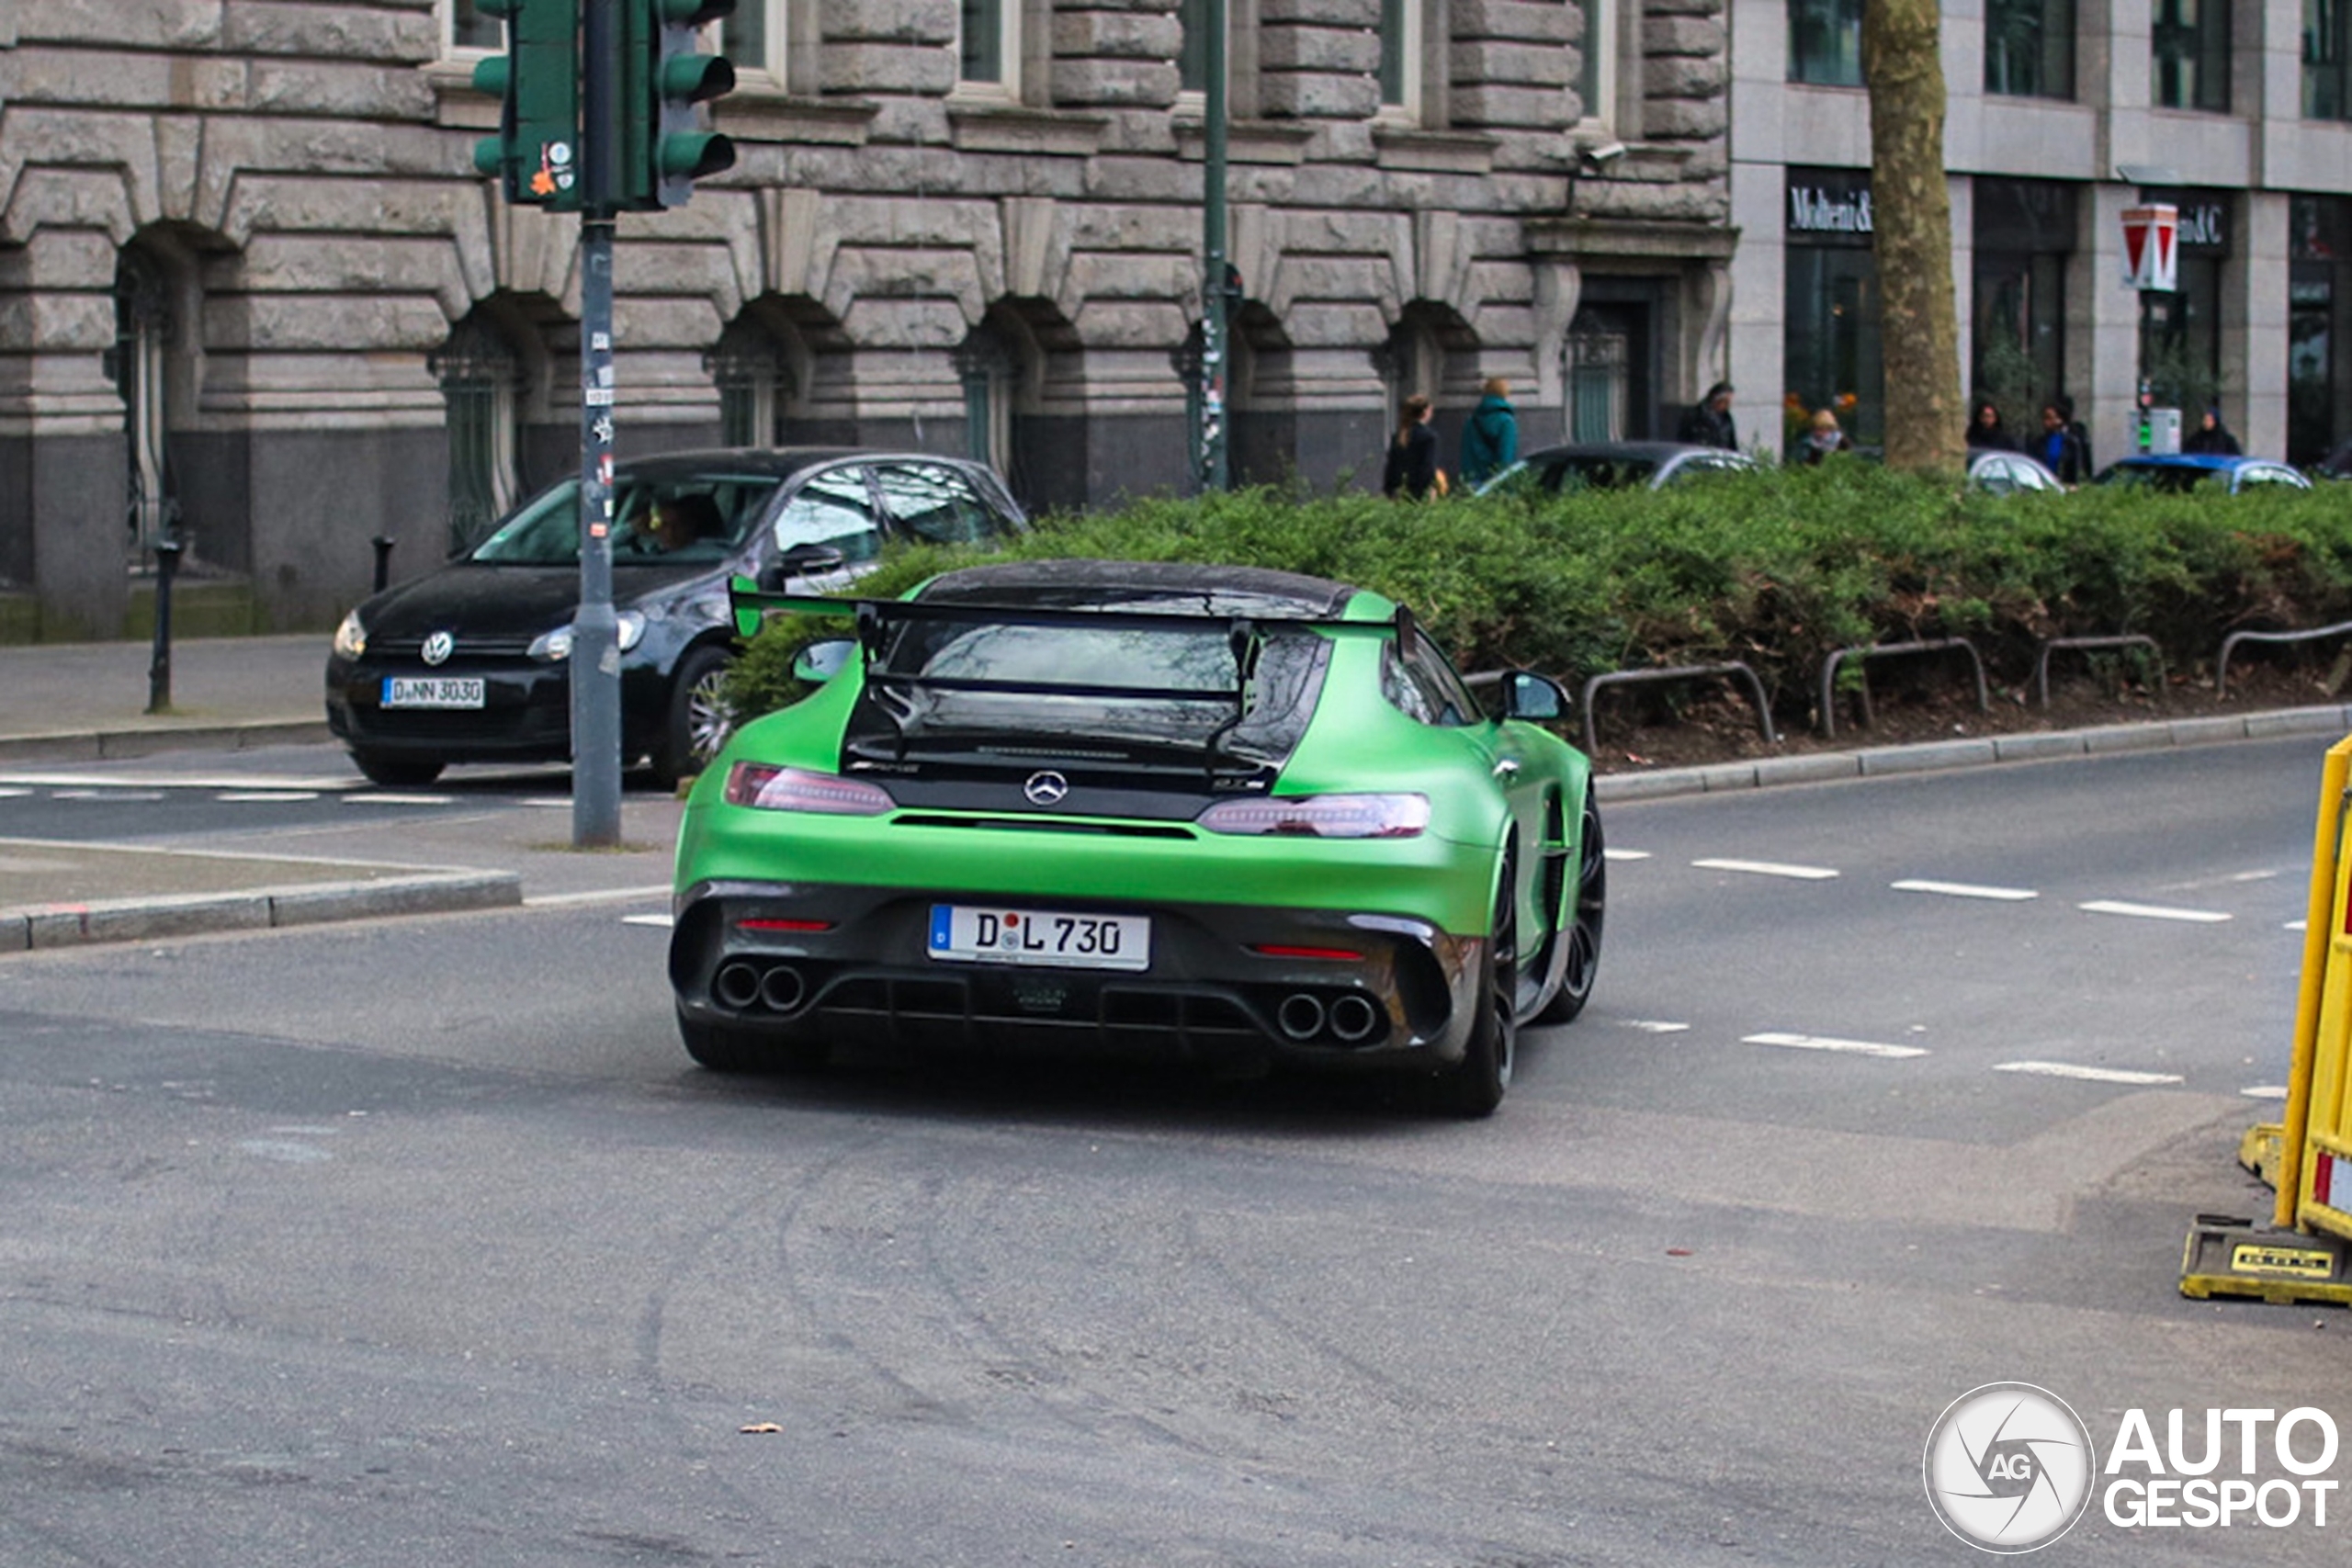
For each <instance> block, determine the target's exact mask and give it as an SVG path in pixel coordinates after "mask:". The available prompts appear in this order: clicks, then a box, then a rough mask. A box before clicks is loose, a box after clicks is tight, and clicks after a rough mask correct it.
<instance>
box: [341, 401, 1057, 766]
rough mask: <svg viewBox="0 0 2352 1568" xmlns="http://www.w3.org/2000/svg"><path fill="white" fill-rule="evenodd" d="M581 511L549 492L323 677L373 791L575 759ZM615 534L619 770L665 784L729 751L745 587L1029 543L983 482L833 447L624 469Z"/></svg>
mask: <svg viewBox="0 0 2352 1568" xmlns="http://www.w3.org/2000/svg"><path fill="white" fill-rule="evenodd" d="M579 510H580V485H579V480H578V479H576V478H575V479H566V480H564V481H563V482H562V483H560V484H557V485H554V486H551V487H550V488H548V489H547V490H545V491H540V492H539V493H538V494H537V495H535V496H533V497H532V498H531V499H530V500H529V501H527V502H524V503H523V504H522V505H521V506H519V507H517V508H516V509H515V511H514V512H513V513H510V514H508V516H507V517H506V518H505V520H504V521H503V523H501V524H500V525H499V527H498V529H497V531H496V532H495V533H493V534H492V535H491V536H490V537H489V538H488V539H486V540H484V541H483V542H482V543H481V545H480V546H478V547H476V548H475V549H474V550H472V551H471V552H470V553H469V554H467V555H464V556H460V557H458V558H457V559H455V560H453V561H451V562H450V563H449V564H448V565H447V566H444V567H442V568H440V569H439V570H435V571H432V572H429V573H427V574H426V575H424V576H423V577H420V578H417V579H416V580H414V581H410V582H404V583H402V584H401V585H400V586H399V587H397V588H392V589H388V590H386V591H385V592H381V593H379V594H377V595H376V596H375V597H374V598H372V599H370V600H368V602H367V603H366V604H362V605H360V606H359V608H357V609H356V610H354V611H352V612H351V614H350V615H347V616H345V618H344V622H343V625H342V626H341V627H339V628H338V629H337V630H336V632H335V635H334V650H333V652H332V653H331V654H330V655H329V657H328V659H327V676H326V687H327V690H326V698H327V723H328V725H329V726H330V728H333V729H334V733H335V735H336V736H337V738H339V739H341V740H342V741H343V743H344V744H345V746H346V747H348V748H349V749H350V751H351V758H352V761H354V762H355V763H356V764H357V765H358V768H359V771H360V772H361V773H365V774H366V775H367V776H368V778H370V779H372V780H374V781H375V782H376V783H378V784H392V785H403V784H406V785H413V784H429V783H431V782H432V781H433V779H435V777H437V776H438V775H439V773H440V772H441V770H442V768H443V767H444V766H445V765H447V763H450V762H481V761H555V760H562V759H567V758H569V757H570V756H571V666H570V662H569V660H570V656H571V623H572V618H573V616H574V615H576V614H577V612H578V609H579V603H580V557H579V550H580V528H579ZM613 521H614V526H613V536H612V537H613V608H614V611H615V613H616V615H617V616H618V618H619V621H620V648H621V750H622V755H623V757H624V759H628V758H637V757H644V758H649V759H650V761H651V762H652V764H653V769H654V773H655V775H656V777H657V778H659V779H661V780H662V781H663V782H664V783H669V782H673V781H675V780H676V779H677V778H678V777H680V776H681V775H683V774H685V773H692V772H694V771H695V768H696V767H697V766H699V764H700V763H701V761H703V760H705V759H707V758H708V757H709V756H710V755H711V754H712V753H713V752H715V751H716V750H718V746H719V744H720V742H721V741H723V740H724V739H726V736H727V731H728V728H729V725H728V717H727V713H726V710H725V707H724V706H723V705H722V704H721V702H720V700H719V682H720V680H721V678H722V676H723V675H724V674H725V671H726V669H727V665H728V661H729V659H730V658H731V657H732V649H733V647H734V637H735V623H734V618H733V615H732V614H731V613H730V611H729V604H728V598H727V587H728V581H729V578H730V577H733V576H734V575H736V574H738V573H741V574H742V575H745V576H748V577H752V578H754V579H756V580H757V581H759V582H760V584H761V586H762V587H763V588H766V589H769V590H770V591H772V592H825V591H827V590H830V589H832V588H836V587H839V586H842V585H843V584H845V583H847V582H849V581H852V580H853V579H854V578H855V577H857V576H858V575H859V574H860V573H861V572H862V571H864V570H866V569H868V568H869V567H870V566H871V565H872V563H873V562H874V561H875V560H876V558H878V557H879V556H880V554H881V551H882V547H883V545H884V544H885V543H886V542H888V541H889V540H892V539H910V540H917V541H922V542H926V543H931V544H948V545H965V544H974V545H984V544H987V543H989V542H991V541H993V540H997V539H1001V538H1003V537H1005V536H1008V535H1011V534H1014V533H1018V532H1020V531H1022V530H1023V529H1024V528H1026V527H1027V525H1028V524H1027V520H1026V519H1025V518H1024V517H1023V514H1022V512H1021V508H1020V506H1019V505H1018V504H1017V503H1016V502H1014V501H1013V500H1012V497H1011V496H1010V495H1009V494H1007V493H1006V491H1005V488H1004V485H1003V483H1002V481H1001V480H1000V479H998V478H997V476H996V475H995V474H994V473H992V472H990V471H989V469H988V468H986V467H985V466H983V465H981V464H978V463H972V462H967V461H964V460H962V459H959V458H955V457H934V456H930V455H926V454H922V453H912V452H865V451H854V450H843V449H838V448H818V447H786V448H781V449H776V450H754V449H744V450H739V451H719V452H681V453H673V454H670V455H667V456H664V457H644V458H639V459H637V460H634V461H631V462H627V463H622V464H620V465H618V466H617V467H616V469H615V471H614V476H613Z"/></svg>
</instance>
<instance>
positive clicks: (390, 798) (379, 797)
mask: <svg viewBox="0 0 2352 1568" xmlns="http://www.w3.org/2000/svg"><path fill="white" fill-rule="evenodd" d="M343 800H344V804H345V805H346V806H455V805H457V804H458V797H457V796H456V795H396V794H393V793H392V792H390V791H389V790H387V791H382V792H379V793H377V794H373V795H345V796H344V797H343Z"/></svg>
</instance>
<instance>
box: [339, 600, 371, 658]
mask: <svg viewBox="0 0 2352 1568" xmlns="http://www.w3.org/2000/svg"><path fill="white" fill-rule="evenodd" d="M334 651H335V654H336V656H337V657H338V658H342V659H356V658H358V657H359V656H360V655H361V654H363V653H365V652H367V651H368V627H367V626H366V625H365V624H364V623H363V622H362V621H361V620H360V619H359V612H358V611H356V610H354V611H352V612H351V614H349V615H345V616H344V618H343V625H341V626H337V627H335V629H334Z"/></svg>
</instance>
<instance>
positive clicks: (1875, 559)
mask: <svg viewBox="0 0 2352 1568" xmlns="http://www.w3.org/2000/svg"><path fill="white" fill-rule="evenodd" d="M1061 556H1080V557H1102V558H1125V559H1137V560H1193V561H1213V562H1225V563H1229V564H1234V565H1246V566H1262V567H1274V568H1280V569H1282V570H1290V571H1303V572H1306V573H1309V574H1311V575H1314V576H1317V577H1328V578H1333V579H1337V580H1339V581H1346V582H1351V583H1354V584H1357V585H1359V586H1361V587H1364V588H1369V589H1373V590H1374V591H1376V592H1382V593H1385V594H1387V595H1390V596H1391V597H1394V598H1397V599H1398V600H1401V601H1402V602H1404V603H1405V604H1409V605H1411V606H1412V607H1413V609H1414V611H1415V612H1416V613H1417V614H1418V615H1420V616H1421V617H1422V619H1423V621H1424V622H1425V624H1427V625H1428V626H1430V628H1431V630H1432V631H1433V632H1434V633H1435V634H1436V635H1437V637H1439V638H1440V640H1441V641H1442V642H1443V643H1444V644H1445V645H1446V646H1447V647H1448V648H1449V649H1452V650H1453V653H1454V655H1455V657H1456V659H1457V660H1459V662H1460V663H1461V665H1462V666H1463V668H1464V669H1466V670H1479V669H1493V668H1498V667H1500V666H1506V665H1511V666H1519V667H1523V668H1528V669H1534V670H1540V671H1544V672H1545V673H1547V674H1550V675H1553V676H1555V677H1557V678H1559V679H1561V680H1562V681H1563V682H1566V684H1568V685H1569V686H1570V687H1571V689H1573V688H1575V687H1577V686H1578V685H1580V684H1581V683H1582V682H1584V680H1585V679H1586V678H1587V677H1589V676H1592V675H1596V674H1600V673H1604V672H1606V671H1613V670H1623V669H1638V668H1644V667H1649V666H1657V665H1669V664H1691V663H1702V662H1713V661H1715V660H1727V659H1738V660H1745V661H1747V663H1749V664H1750V665H1753V666H1754V667H1755V668H1756V670H1757V671H1758V673H1759V674H1760V675H1761V676H1762V677H1763V679H1764V682H1765V683H1766V685H1767V687H1768V688H1769V689H1770V691H1771V692H1772V694H1773V703H1774V706H1775V707H1776V708H1777V709H1780V710H1781V711H1783V712H1785V713H1787V714H1790V715H1792V716H1802V715H1803V713H1804V711H1805V708H1806V705H1807V701H1808V695H1809V694H1810V692H1811V691H1812V689H1813V682H1815V680H1816V679H1817V677H1818V671H1819V670H1820V668H1821V665H1822V662H1823V660H1825V658H1826V656H1827V655H1828V654H1829V653H1830V652H1831V651H1832V650H1833V649H1839V648H1845V647H1849V646H1852V645H1855V644H1860V643H1871V642H1892V641H1910V640H1914V639H1919V638H1926V637H1943V636H1951V635H1955V634H1961V635H1966V636H1968V637H1971V638H1973V640H1974V641H1975V642H1976V644H1977V646H1978V648H1979V649H1981V650H1982V651H1983V652H1984V654H1985V658H1986V660H1988V661H1989V662H1990V663H1991V665H1992V666H1993V669H1994V670H1995V671H1996V674H1997V675H1998V676H1999V677H2000V678H2001V679H2003V680H2004V681H2007V682H2010V683H2022V682H2025V681H2027V680H2029V679H2030V677H2031V673H2032V670H2033V662H2034V658H2035V655H2036V652H2037V649H2038V647H2039V644H2040V642H2041V640H2042V639H2044V638H2048V637H2084V636H2099V635H2112V634H2118V633H2127V632H2128V633H2143V634H2145V635H2148V636H2151V637H2154V638H2155V639H2156V641H2157V642H2158V644H2159V645H2160V646H2161V647H2162V649H2163V650H2164V657H2165V663H2166V665H2167V667H2168V668H2170V669H2171V670H2173V671H2176V672H2179V671H2192V670H2194V669H2196V668H2198V667H2199V666H2203V665H2210V663H2211V660H2212V658H2213V655H2214V653H2215V652H2216V650H2217V649H2219V648H2220V646H2221V641H2222V637H2224V636H2226V635H2227V634H2228V633H2229V632H2231V631H2233V630H2237V629H2241V628H2261V629H2276V628H2281V627H2292V626H2321V625H2325V624H2328V623H2330V622H2333V621H2340V620H2345V619H2352V487H2344V488H2335V487H2326V486H2324V487H2322V488H2320V489H2317V490H2312V491H2280V490H2265V491H2256V492H2252V493H2248V494H2245V495H2237V496H2232V495H2225V494H2222V493H2219V492H2217V491H2197V492H2191V493H2188V494H2181V495H2161V494H2154V493H2151V492H2148V491H2140V490H2108V489H2091V490H2084V491H2075V492H2074V493H2072V494H2068V495H2022V496H1987V495H1980V494H1975V493H1973V492H1960V491H1954V490H1953V489H1952V488H1951V486H1949V485H1944V484H1939V483H1935V482H1932V481H1929V480H1924V479H1917V478H1913V477H1911V476H1908V475H1904V474H1898V473H1894V472H1892V471H1890V470H1887V469H1885V468H1879V467H1876V466H1874V465H1869V464H1864V463H1860V462H1850V461H1834V462H1831V463H1829V464H1826V465H1824V466H1822V467H1820V468H1801V469H1779V470H1773V471H1770V472H1766V473H1761V474H1742V475H1730V476H1724V477H1723V478H1719V479H1694V480H1692V481H1690V482H1687V483H1684V484H1680V485H1677V486H1675V487H1673V488H1671V489H1668V490H1665V491H1630V492H1629V491H1618V492H1611V493H1588V494H1581V495H1573V496H1566V497H1544V498H1538V499H1526V498H1504V497H1487V498H1483V499H1474V498H1455V499H1453V500H1449V501H1442V502H1427V503H1419V504H1413V503H1402V504H1400V503H1397V502H1389V501H1385V500H1383V499H1381V498H1379V497H1377V496H1366V495H1357V494H1342V495H1331V496H1312V497H1297V496H1293V495H1289V494H1285V493H1283V492H1280V491H1271V490H1252V491H1239V492H1236V493H1234V494H1230V495H1224V496H1214V497H1204V498H1201V499H1198V500H1184V501H1178V500H1155V501H1146V502H1137V503H1136V504H1135V505H1133V506H1130V507H1128V508H1126V509H1125V510H1123V511H1119V512H1114V513H1093V514H1087V515H1081V516H1071V517H1054V518H1048V519H1046V520H1045V521H1044V522H1043V523H1042V524H1041V525H1039V526H1038V528H1037V529H1036V531H1035V533H1033V534H1032V535H1030V536H1028V537H1027V538H1025V539H1023V541H1021V543H1020V544H1019V545H1018V546H1017V547H1014V548H1012V549H1010V550H1007V551H1004V552H1001V554H999V555H995V556H990V557H987V558H988V559H1009V558H1050V557H1061ZM973 559H975V557H971V556H949V555H945V554H944V553H942V552H939V551H936V550H923V551H916V552H910V553H907V554H903V555H894V556H892V557H891V558H888V559H887V560H886V562H885V563H884V565H883V567H882V568H881V570H879V571H878V572H876V574H875V575H873V576H871V577H868V578H867V579H865V581H863V582H861V583H860V584H859V586H858V592H860V593H863V594H868V595H884V594H893V593H897V592H902V591H903V590H905V589H907V588H909V587H911V586H913V585H914V584H915V583H917V582H920V581H922V580H923V579H924V578H926V577H928V576H930V575H932V574H933V573H934V572H937V571H939V570H945V569H946V568H948V567H951V566H955V565H965V564H969V563H970V562H971V561H972V560H973ZM812 635H814V636H828V635H839V631H838V628H837V627H836V628H834V629H831V630H827V629H825V628H822V627H820V626H813V625H810V624H809V623H808V622H807V620H806V618H805V617H790V618H787V620H786V621H785V622H782V623H779V624H777V625H776V626H772V627H771V628H770V629H769V630H768V631H766V632H763V634H762V635H761V637H759V638H758V639H757V640H756V641H755V643H754V644H753V646H752V649H750V650H749V651H748V653H747V656H746V657H745V659H744V660H742V661H741V663H739V664H738V666H737V667H736V674H735V676H734V683H733V689H732V690H733V700H734V701H735V704H736V707H737V711H738V712H739V713H743V714H746V715H749V714H756V713H762V712H766V711H768V710H770V709H772V708H774V707H776V706H779V705H782V704H783V703H785V702H787V701H790V700H792V699H793V698H795V697H796V696H797V695H798V694H799V693H798V690H797V686H796V684H795V683H794V682H792V681H791V679H790V667H791V653H792V651H793V650H794V649H797V647H798V646H799V645H800V644H801V643H802V642H804V641H806V640H808V638H809V637H810V636H812Z"/></svg>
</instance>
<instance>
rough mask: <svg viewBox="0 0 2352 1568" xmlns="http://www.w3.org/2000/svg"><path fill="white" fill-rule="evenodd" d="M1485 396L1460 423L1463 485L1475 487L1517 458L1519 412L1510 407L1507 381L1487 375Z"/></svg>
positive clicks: (1516, 460)
mask: <svg viewBox="0 0 2352 1568" xmlns="http://www.w3.org/2000/svg"><path fill="white" fill-rule="evenodd" d="M1485 391H1486V396H1485V397H1483V398H1480V399H1479V400H1478V406H1477V408H1476V410H1474V411H1473V412H1472V413H1471V415H1470V418H1469V420H1468V422H1467V423H1464V425H1463V426H1462V487H1463V489H1464V490H1476V488H1477V487H1478V486H1480V485H1482V484H1484V483H1486V482H1487V480H1488V479H1493V478H1494V477H1495V476H1496V475H1497V474H1499V473H1501V472H1502V471H1503V470H1504V469H1505V468H1510V466H1511V465H1512V464H1513V463H1516V462H1518V461H1519V415H1518V414H1517V413H1516V412H1513V411H1512V409H1511V406H1510V382H1508V381H1506V380H1504V379H1503V378H1501V377H1499V376H1490V377H1488V378H1487V385H1486V388H1485Z"/></svg>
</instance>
